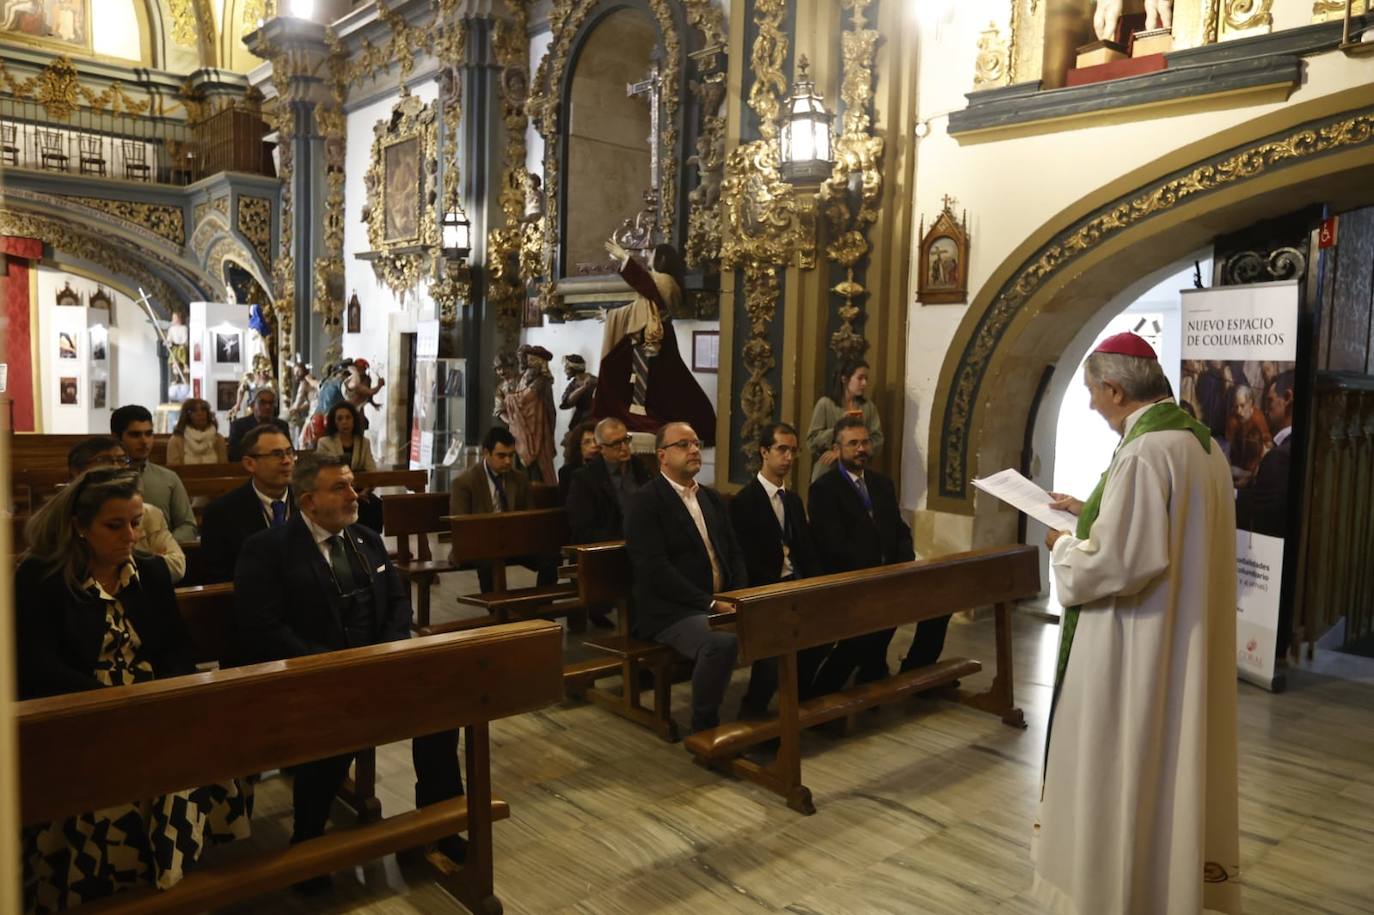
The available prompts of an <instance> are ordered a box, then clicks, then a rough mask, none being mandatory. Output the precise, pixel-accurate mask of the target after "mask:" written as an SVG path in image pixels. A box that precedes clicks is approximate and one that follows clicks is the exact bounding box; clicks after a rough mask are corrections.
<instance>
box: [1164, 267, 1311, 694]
mask: <svg viewBox="0 0 1374 915" xmlns="http://www.w3.org/2000/svg"><path fill="white" fill-rule="evenodd" d="M1298 308H1299V290H1298V284H1297V282H1296V281H1290V282H1283V283H1258V284H1254V285H1249V286H1221V287H1217V288H1214V289H1189V290H1185V291H1184V292H1183V340H1182V344H1183V345H1182V354H1181V358H1182V362H1183V365H1182V371H1181V372H1180V374H1179V391H1178V400H1179V404H1180V405H1181V406H1182V407H1183V408H1184V409H1185V410H1187V411H1188V412H1190V413H1192V414H1193V415H1194V416H1195V417H1197V419H1198V420H1199V421H1201V422H1202V423H1203V424H1204V425H1206V426H1207V427H1208V428H1209V429H1211V430H1212V437H1213V439H1214V440H1215V441H1216V442H1217V443H1218V444H1219V445H1220V446H1221V449H1222V451H1223V453H1225V455H1226V457H1227V460H1228V461H1229V462H1230V464H1231V478H1232V480H1233V481H1234V482H1235V485H1236V572H1237V582H1236V586H1237V587H1236V603H1237V607H1236V655H1237V657H1236V664H1237V670H1238V671H1239V673H1240V676H1242V677H1243V678H1245V679H1246V680H1249V681H1251V682H1252V683H1256V684H1258V685H1260V686H1263V687H1264V688H1265V689H1273V688H1274V668H1275V663H1276V659H1275V657H1274V654H1275V651H1276V649H1277V645H1278V627H1279V596H1280V590H1281V586H1282V584H1283V557H1284V546H1285V544H1284V536H1285V527H1286V524H1285V522H1286V518H1287V515H1288V485H1289V467H1290V466H1291V455H1292V447H1293V443H1292V432H1293V429H1292V426H1293V380H1294V375H1295V369H1296V367H1297V358H1298Z"/></svg>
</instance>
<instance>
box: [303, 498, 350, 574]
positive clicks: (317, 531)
mask: <svg viewBox="0 0 1374 915" xmlns="http://www.w3.org/2000/svg"><path fill="white" fill-rule="evenodd" d="M301 520H302V521H304V522H305V526H306V527H308V528H310V536H311V537H314V538H315V548H316V549H318V550H319V551H320V555H321V556H323V557H324V564H325V565H326V566H328V567H329V568H330V569H333V568H334V564H333V563H332V562H330V561H329V540H330V538H331V537H335V536H338V537H343V536H344V532H343V531H339V533H338V534H337V535H336V534H334V533H333V532H331V531H327V530H325V529H324V528H322V527H320V526H319V525H318V524H316V523H315V522H314V521H312V520H310V516H309V515H307V514H306V513H305V512H301Z"/></svg>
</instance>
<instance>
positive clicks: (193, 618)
mask: <svg viewBox="0 0 1374 915" xmlns="http://www.w3.org/2000/svg"><path fill="white" fill-rule="evenodd" d="M176 599H177V608H178V609H179V610H180V611H181V618H182V619H183V620H184V621H185V622H186V628H187V630H188V631H189V632H190V634H191V643H192V645H194V646H195V652H196V657H195V661H196V664H197V665H207V664H216V665H218V666H219V667H220V668H221V669H228V668H231V667H233V666H235V663H236V662H235V659H234V657H233V646H234V586H233V585H232V584H228V583H225V584H215V585H192V586H189V587H185V588H177V589H176ZM339 799H340V800H341V801H343V802H344V803H345V804H347V805H348V806H349V809H351V810H352V811H353V812H354V813H356V814H357V815H358V819H359V820H361V821H362V822H364V823H372V822H375V821H377V820H380V819H381V818H382V802H381V801H380V800H379V799H378V798H377V750H376V748H374V747H367V748H366V749H362V750H359V751H358V753H357V754H356V755H355V756H354V757H353V773H352V775H351V776H350V777H349V778H346V779H344V783H343V784H342V785H340V786H339Z"/></svg>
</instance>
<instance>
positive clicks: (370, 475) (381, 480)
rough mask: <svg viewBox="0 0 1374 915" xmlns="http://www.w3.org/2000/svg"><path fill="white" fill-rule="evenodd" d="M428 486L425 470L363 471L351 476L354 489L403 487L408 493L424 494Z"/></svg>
mask: <svg viewBox="0 0 1374 915" xmlns="http://www.w3.org/2000/svg"><path fill="white" fill-rule="evenodd" d="M428 485H429V472H428V471H426V470H365V471H363V472H361V473H355V474H354V475H353V487H354V488H355V489H362V488H369V489H380V488H381V487H383V486H403V487H405V489H406V490H407V491H408V492H411V493H420V492H424V491H425V488H426V487H427V486H428Z"/></svg>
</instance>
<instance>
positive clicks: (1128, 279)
mask: <svg viewBox="0 0 1374 915" xmlns="http://www.w3.org/2000/svg"><path fill="white" fill-rule="evenodd" d="M1354 198H1359V199H1354ZM1370 199H1374V106H1369V105H1368V94H1367V92H1364V91H1363V90H1351V91H1348V92H1343V93H1337V94H1334V95H1332V96H1328V97H1326V98H1324V99H1320V100H1316V101H1314V102H1310V103H1306V104H1298V105H1292V106H1288V107H1287V108H1285V109H1283V110H1281V111H1279V112H1276V113H1274V114H1271V115H1266V116H1264V117H1260V118H1256V119H1254V120H1252V121H1248V122H1246V123H1243V124H1241V125H1239V126H1237V127H1235V128H1233V129H1231V130H1228V131H1223V132H1221V133H1219V134H1217V135H1215V136H1213V137H1210V138H1208V139H1207V140H1205V141H1202V142H1199V143H1196V144H1193V145H1191V146H1188V147H1184V148H1182V149H1179V150H1176V151H1174V152H1172V153H1170V154H1168V155H1166V156H1164V157H1162V158H1160V159H1158V160H1156V161H1154V162H1153V163H1150V164H1149V165H1146V166H1144V167H1142V168H1140V169H1137V170H1135V171H1133V172H1131V173H1129V174H1127V175H1124V176H1122V177H1121V178H1119V179H1117V180H1116V181H1114V182H1112V183H1110V184H1108V185H1107V186H1104V187H1103V188H1100V189H1098V190H1097V191H1095V192H1093V193H1092V194H1089V195H1088V196H1086V197H1084V198H1082V199H1080V200H1079V201H1078V202H1077V203H1075V204H1073V205H1072V206H1070V207H1069V208H1068V209H1066V210H1064V211H1063V212H1061V213H1059V214H1058V215H1056V216H1055V217H1054V218H1052V219H1051V220H1049V221H1048V222H1046V223H1045V224H1044V225H1043V226H1042V227H1041V228H1040V229H1039V230H1038V231H1037V232H1035V233H1033V234H1032V235H1031V236H1030V237H1029V238H1028V239H1027V240H1026V241H1025V242H1024V243H1022V245H1021V246H1020V247H1019V248H1017V249H1016V250H1015V251H1014V252H1012V254H1011V255H1010V256H1009V257H1007V258H1006V259H1005V260H1004V261H1003V262H1002V264H1001V265H1000V266H999V267H998V269H997V270H996V271H994V273H993V274H992V276H991V277H990V278H989V280H988V282H987V283H985V284H984V286H983V288H982V289H981V290H980V292H979V293H978V296H977V297H976V298H975V300H974V301H973V303H972V304H971V306H970V308H969V310H968V312H967V313H966V314H965V316H964V318H963V320H962V321H961V323H960V325H959V329H958V331H957V332H956V334H955V336H954V339H953V341H952V342H951V344H950V347H949V349H948V351H947V354H946V357H945V361H944V364H943V365H942V367H941V371H940V378H939V384H938V386H937V388H936V392H935V400H934V405H933V408H932V412H933V415H932V426H931V441H930V452H929V453H930V460H929V464H928V466H927V478H928V485H929V495H928V505H929V508H930V509H932V510H935V511H938V512H942V513H949V514H952V515H962V516H970V515H973V516H974V517H973V519H972V524H971V526H965V527H961V528H960V529H961V530H963V531H964V534H963V535H962V536H955V537H952V538H944V537H942V538H941V539H942V540H944V541H952V542H953V543H956V544H957V543H961V542H962V543H963V544H965V545H967V546H973V545H979V544H985V543H990V542H997V541H1007V540H1011V539H1014V537H1015V517H1014V515H1013V514H1012V513H1005V512H994V511H993V510H992V509H991V508H989V509H988V511H987V512H986V513H979V514H977V515H975V510H974V502H973V494H972V487H971V485H970V484H969V482H968V481H969V480H970V479H971V478H972V477H974V476H978V475H981V474H984V473H988V472H992V471H995V470H998V469H1001V468H1002V467H1006V466H1015V465H1016V464H1017V463H1019V457H1020V452H1021V448H1022V444H1023V441H1024V437H1025V431H1026V422H1027V421H1028V413H1029V409H1030V406H1031V400H1032V398H1033V396H1034V392H1035V390H1036V386H1037V384H1036V383H1037V381H1038V379H1039V377H1040V374H1041V372H1042V371H1043V369H1044V368H1045V366H1046V365H1048V364H1052V363H1054V362H1055V361H1056V360H1057V359H1058V358H1059V356H1060V355H1061V354H1062V352H1063V351H1064V348H1065V346H1066V345H1067V344H1068V343H1069V341H1070V340H1071V339H1072V338H1073V336H1074V334H1075V333H1076V331H1077V329H1078V328H1079V327H1080V326H1081V325H1082V324H1083V323H1084V321H1086V320H1090V319H1092V318H1093V316H1095V315H1096V314H1097V313H1098V312H1099V311H1100V310H1101V308H1102V306H1103V304H1104V303H1105V302H1107V301H1108V300H1110V299H1111V298H1113V296H1114V295H1115V294H1116V293H1117V292H1119V291H1120V290H1121V289H1122V288H1123V287H1124V286H1127V285H1130V284H1131V283H1133V282H1134V281H1136V280H1139V279H1140V278H1142V277H1144V276H1146V275H1147V274H1150V273H1152V272H1154V271H1157V270H1159V269H1160V268H1162V267H1164V266H1166V265H1168V264H1171V263H1174V262H1175V261H1177V260H1178V259H1179V258H1181V257H1183V256H1185V255H1186V254H1187V253H1188V252H1190V251H1193V250H1195V249H1197V248H1198V247H1201V246H1203V245H1205V244H1208V243H1210V241H1211V239H1213V238H1215V237H1216V236H1217V235H1221V234H1225V233H1227V232H1231V231H1234V230H1236V229H1238V228H1241V227H1243V226H1245V225H1248V224H1250V223H1253V222H1255V221H1258V220H1260V219H1264V218H1269V217H1273V216H1278V215H1282V214H1283V213H1287V212H1292V211H1293V210H1295V209H1298V208H1300V207H1302V206H1304V205H1307V204H1309V203H1318V202H1330V201H1336V200H1340V201H1342V202H1349V203H1351V204H1355V203H1364V202H1367V201H1368V200H1370ZM980 504H983V503H980Z"/></svg>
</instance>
